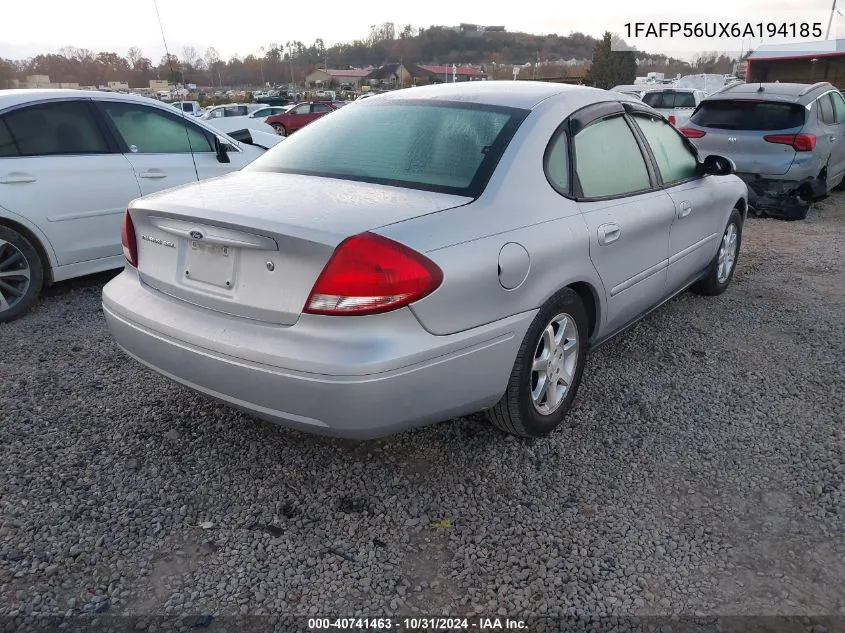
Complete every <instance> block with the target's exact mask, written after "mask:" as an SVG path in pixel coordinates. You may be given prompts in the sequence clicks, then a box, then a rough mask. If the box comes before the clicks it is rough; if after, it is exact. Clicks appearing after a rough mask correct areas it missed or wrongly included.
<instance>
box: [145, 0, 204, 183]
mask: <svg viewBox="0 0 845 633" xmlns="http://www.w3.org/2000/svg"><path fill="white" fill-rule="evenodd" d="M153 6H154V7H155V10H156V18H158V28H159V30H160V31H161V41H162V42H164V54H165V55H167V65H168V66H170V76H171V77H175V76H176V71H175V70H173V58H172V57H171V56H170V50H169V49H168V48H167V38H166V37H164V26H163V25H162V23H161V13H159V11H158V2H157V0H153ZM184 78H185V77H184V75H183V77H182V79H184ZM182 83H184V81H183V82H182ZM179 96H180V97H181V96H182V95H179ZM179 112H180V113H181V114H182V122H183V123H184V125H185V140H186V141H188V148H190V150H191V161H193V163H194V174H196V177H197V182H199V179H200V172H199V169H197V157H196V156H194V146H193V145H191V135H190V134H189V133H188V131H189V130H188V115H187V114H185V108H184V107H182V103H181V99H180V103H179Z"/></svg>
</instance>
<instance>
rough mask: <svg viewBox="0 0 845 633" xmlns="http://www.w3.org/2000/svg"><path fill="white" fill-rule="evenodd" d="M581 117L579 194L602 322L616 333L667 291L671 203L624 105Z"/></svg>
mask: <svg viewBox="0 0 845 633" xmlns="http://www.w3.org/2000/svg"><path fill="white" fill-rule="evenodd" d="M620 109H621V108H620ZM588 116H589V115H588V114H586V113H585V114H584V115H583V117H584V118H587V117H588ZM585 123H586V125H585V126H584V127H583V128H582V129H580V130H579V131H577V132H576V133H575V135H574V137H573V143H572V145H573V148H574V159H575V176H576V183H575V186H576V194H577V196H578V206H579V208H580V210H581V212H582V214H583V217H584V220H585V222H586V224H587V229H588V232H589V236H590V258H591V260H592V262H593V265H594V266H595V267H596V270H597V271H598V273H599V275H600V276H601V279H602V283H603V284H604V287H605V292H606V296H607V314H606V319H605V328H606V331H608V332H613V331H615V330H617V329H619V328H620V327H623V326H624V325H626V324H627V323H629V322H631V321H632V320H634V319H635V318H637V317H638V316H640V315H641V314H642V313H643V312H646V311H647V310H648V309H650V308H651V307H653V306H655V305H656V304H658V303H660V302H661V301H662V299H663V298H664V297H665V295H666V284H667V266H668V262H669V227H670V226H671V225H672V220H673V218H674V217H675V205H674V202H673V201H672V199H671V198H670V197H669V196H668V195H667V194H666V193H665V192H664V191H661V190H660V189H658V188H656V186H655V182H654V176H653V174H652V173H651V170H650V169H649V167H648V165H647V161H646V158H645V157H644V155H643V151H642V148H641V147H640V144H639V142H638V140H637V138H636V137H635V135H634V132H633V131H632V129H631V127H630V125H629V123H628V122H627V121H626V119H625V117H624V116H623V114H622V113H621V112H616V113H611V114H609V115H608V116H603V117H601V118H599V119H596V120H593V121H585Z"/></svg>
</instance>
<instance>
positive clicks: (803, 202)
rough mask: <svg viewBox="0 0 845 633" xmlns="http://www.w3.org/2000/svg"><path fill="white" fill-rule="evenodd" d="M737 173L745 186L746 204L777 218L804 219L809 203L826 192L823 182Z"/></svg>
mask: <svg viewBox="0 0 845 633" xmlns="http://www.w3.org/2000/svg"><path fill="white" fill-rule="evenodd" d="M737 176H739V177H740V178H742V180H743V181H744V182H745V184H746V185H747V186H748V206H749V207H751V208H752V209H754V211H755V212H756V213H757V214H766V215H770V216H772V217H776V218H782V219H786V220H794V219H799V218H804V217H806V215H807V211H808V210H809V208H810V205H811V204H812V202H813V201H814V200H819V199H821V198H823V197H824V195H825V194H826V189H825V187H824V185H823V184H821V183H817V182H816V181H815V179H810V178H807V179H804V180H798V181H796V180H780V179H776V178H766V177H763V176H760V175H759V174H742V173H738V174H737Z"/></svg>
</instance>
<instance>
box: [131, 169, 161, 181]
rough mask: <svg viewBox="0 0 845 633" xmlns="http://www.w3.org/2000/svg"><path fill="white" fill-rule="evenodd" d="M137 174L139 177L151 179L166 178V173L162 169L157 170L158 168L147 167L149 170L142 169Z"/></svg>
mask: <svg viewBox="0 0 845 633" xmlns="http://www.w3.org/2000/svg"><path fill="white" fill-rule="evenodd" d="M138 175H139V176H140V177H141V178H153V179H156V178H167V174H165V173H164V172H163V171H160V170H158V169H149V170H147V171H142V172H141V173H140V174H138Z"/></svg>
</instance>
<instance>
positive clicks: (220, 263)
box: [130, 172, 471, 325]
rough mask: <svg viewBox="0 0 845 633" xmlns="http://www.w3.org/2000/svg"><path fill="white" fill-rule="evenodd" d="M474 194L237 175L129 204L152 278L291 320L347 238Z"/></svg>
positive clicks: (250, 314) (245, 312)
mask: <svg viewBox="0 0 845 633" xmlns="http://www.w3.org/2000/svg"><path fill="white" fill-rule="evenodd" d="M470 201H471V198H465V197H462V196H456V195H451V194H444V193H435V192H428V191H418V190H412V189H403V188H399V187H389V186H384V185H375V184H368V183H361V182H353V181H345V180H337V179H329V178H317V177H310V176H301V175H292V174H269V173H248V172H238V173H234V174H229V175H227V176H223V177H221V178H216V179H212V180H207V181H202V182H200V183H194V184H191V185H187V186H185V187H181V188H178V189H173V190H171V191H166V192H162V193H160V194H155V195H152V196H149V197H146V198H141V199H139V200H137V201H135V202H133V203H132V204H131V205H130V215H131V217H132V222H133V224H134V227H135V234H136V240H137V248H138V272H139V275H140V277H141V280H142V281H143V282H144V283H145V284H147V285H148V286H150V287H152V288H154V289H156V290H159V291H161V292H164V293H166V294H168V295H170V296H172V297H175V298H178V299H182V300H184V301H188V302H191V303H194V304H196V305H199V306H202V307H204V308H207V309H210V310H215V311H219V312H223V313H227V314H232V315H235V316H239V317H244V318H250V319H256V320H260V321H264V322H270V323H275V324H278V325H292V324H293V323H295V322H296V321H297V319H298V318H299V315H300V313H301V311H302V308H303V306H304V305H305V302H306V300H307V298H308V294H309V293H310V291H311V288H312V287H313V285H314V282H315V281H316V280H317V277H318V276H319V274H320V272H321V271H322V270H323V267H324V266H325V264H326V263H327V261H328V260H329V257H330V256H331V254H332V252H333V251H334V249H335V247H336V246H337V245H338V244H339V243H340V242H341V241H342V240H343V239H345V238H346V237H349V236H350V235H355V234H358V233H361V232H364V231H367V230H372V229H375V228H378V227H380V226H384V225H387V224H392V223H394V222H399V221H402V220H407V219H410V218H413V217H416V216H420V215H425V214H428V213H433V212H436V211H441V210H444V209H448V208H452V207H456V206H460V205H462V204H466V203H468V202H470Z"/></svg>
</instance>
